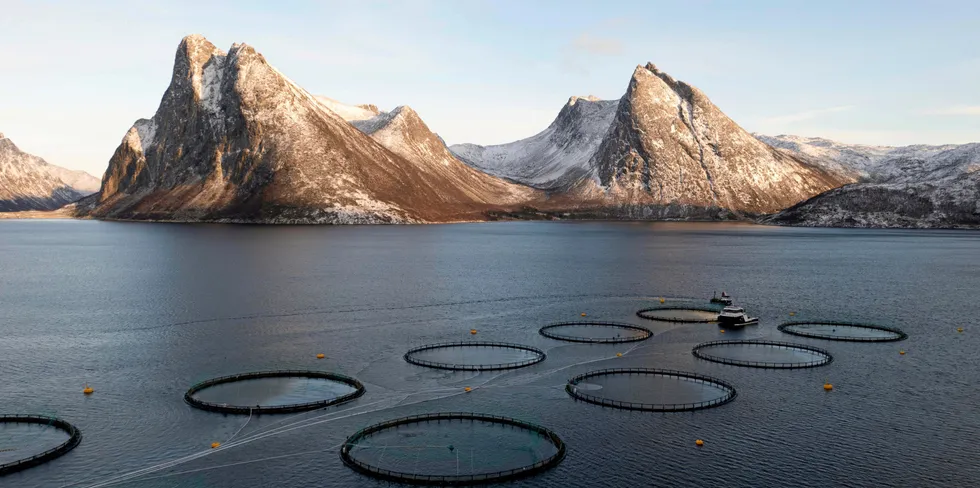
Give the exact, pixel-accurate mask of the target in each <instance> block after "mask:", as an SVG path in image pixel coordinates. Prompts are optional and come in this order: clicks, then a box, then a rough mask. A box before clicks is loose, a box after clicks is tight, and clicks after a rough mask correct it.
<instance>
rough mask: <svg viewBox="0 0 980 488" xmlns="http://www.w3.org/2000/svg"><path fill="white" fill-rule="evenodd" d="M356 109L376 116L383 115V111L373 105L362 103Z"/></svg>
mask: <svg viewBox="0 0 980 488" xmlns="http://www.w3.org/2000/svg"><path fill="white" fill-rule="evenodd" d="M355 107H357V108H362V109H364V110H367V111H368V112H371V113H373V114H374V115H378V114H380V113H381V110H379V109H378V106H377V105H375V104H373V103H362V104H360V105H355Z"/></svg>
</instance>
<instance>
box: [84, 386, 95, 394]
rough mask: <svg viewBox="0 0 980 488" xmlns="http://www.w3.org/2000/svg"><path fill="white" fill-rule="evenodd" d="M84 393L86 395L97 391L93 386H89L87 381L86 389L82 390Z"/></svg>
mask: <svg viewBox="0 0 980 488" xmlns="http://www.w3.org/2000/svg"><path fill="white" fill-rule="evenodd" d="M82 393H84V394H86V395H91V394H92V393H95V390H94V389H93V388H92V387H91V386H88V383H86V384H85V389H83V390H82Z"/></svg>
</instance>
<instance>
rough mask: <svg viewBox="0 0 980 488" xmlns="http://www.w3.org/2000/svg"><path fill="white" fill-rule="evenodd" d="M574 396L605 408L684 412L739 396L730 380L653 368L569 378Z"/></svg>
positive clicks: (571, 393) (567, 389)
mask: <svg viewBox="0 0 980 488" xmlns="http://www.w3.org/2000/svg"><path fill="white" fill-rule="evenodd" d="M565 391H566V392H568V394H569V395H571V396H572V397H573V398H575V399H577V400H582V401H585V402H588V403H593V404H596V405H602V406H604V407H613V408H622V409H626V410H645V411H648V412H683V411H688V410H701V409H704V408H711V407H717V406H720V405H724V404H726V403H728V402H730V401H732V400H734V399H735V397H736V396H737V395H738V393H737V392H736V391H735V387H734V386H732V385H731V384H730V383H728V382H726V381H724V380H720V379H718V378H712V377H710V376H705V375H702V374H698V373H690V372H686V371H675V370H670V369H654V368H613V369H601V370H598V371H591V372H588V373H585V374H581V375H578V376H575V377H573V378H572V379H570V380H568V384H567V385H565Z"/></svg>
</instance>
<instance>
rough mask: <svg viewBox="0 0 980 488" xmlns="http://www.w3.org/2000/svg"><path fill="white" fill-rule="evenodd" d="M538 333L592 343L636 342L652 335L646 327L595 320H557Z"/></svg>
mask: <svg viewBox="0 0 980 488" xmlns="http://www.w3.org/2000/svg"><path fill="white" fill-rule="evenodd" d="M538 333H540V334H541V335H543V336H545V337H548V338H550V339H557V340H560V341H569V342H585V343H593V344H617V343H621V342H637V341H643V340H646V339H649V338H651V337H653V332H652V331H651V330H650V329H647V328H646V327H640V326H638V325H633V324H626V323H621V322H596V321H575V322H557V323H554V324H549V325H546V326H544V327H542V328H541V329H540V330H538Z"/></svg>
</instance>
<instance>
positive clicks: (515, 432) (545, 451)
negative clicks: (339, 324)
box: [340, 412, 566, 486]
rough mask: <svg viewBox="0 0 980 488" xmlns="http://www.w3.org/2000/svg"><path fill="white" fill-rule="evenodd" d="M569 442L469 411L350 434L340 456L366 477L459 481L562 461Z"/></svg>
mask: <svg viewBox="0 0 980 488" xmlns="http://www.w3.org/2000/svg"><path fill="white" fill-rule="evenodd" d="M565 451H566V448H565V443H564V442H563V441H562V440H561V438H560V437H558V435H557V434H555V433H554V432H553V431H551V430H549V429H547V428H544V427H541V426H539V425H535V424H532V423H529V422H524V421H522V420H517V419H513V418H509V417H500V416H497V415H486V414H479V413H469V412H448V413H433V414H425V415H413V416H410V417H403V418H398V419H393V420H389V421H386V422H381V423H379V424H375V425H371V426H369V427H366V428H364V429H361V430H359V431H357V432H356V433H354V434H353V435H351V436H350V437H348V438H347V440H346V441H345V442H344V445H343V447H341V449H340V458H341V459H342V460H343V461H344V464H346V465H347V466H349V467H350V468H352V469H354V470H355V471H358V472H360V473H362V474H366V475H368V476H373V477H375V478H380V479H383V480H387V481H396V482H402V483H411V484H421V485H436V486H459V485H474V484H480V483H496V482H502V481H508V480H514V479H517V478H523V477H526V476H531V475H534V474H537V473H540V472H542V471H545V470H548V469H550V468H553V467H555V466H557V465H558V463H560V462H561V461H562V460H563V459H564V458H565Z"/></svg>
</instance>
